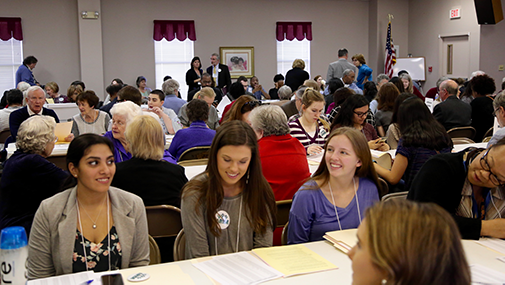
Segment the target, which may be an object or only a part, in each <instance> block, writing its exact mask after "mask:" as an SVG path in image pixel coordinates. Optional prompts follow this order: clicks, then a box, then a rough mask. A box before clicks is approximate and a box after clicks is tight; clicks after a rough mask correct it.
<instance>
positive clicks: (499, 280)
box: [470, 264, 505, 284]
mask: <svg viewBox="0 0 505 285" xmlns="http://www.w3.org/2000/svg"><path fill="white" fill-rule="evenodd" d="M470 271H471V274H472V284H505V274H503V273H500V272H498V271H495V270H493V269H490V268H487V267H485V266H482V265H480V264H472V265H470Z"/></svg>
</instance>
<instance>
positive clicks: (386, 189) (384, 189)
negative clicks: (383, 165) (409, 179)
mask: <svg viewBox="0 0 505 285" xmlns="http://www.w3.org/2000/svg"><path fill="white" fill-rule="evenodd" d="M379 184H380V185H377V186H380V188H381V189H380V190H379V199H381V198H382V197H384V195H386V194H388V193H389V186H388V183H387V182H386V180H384V179H382V178H380V177H379Z"/></svg>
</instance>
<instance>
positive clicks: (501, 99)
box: [493, 90, 505, 110]
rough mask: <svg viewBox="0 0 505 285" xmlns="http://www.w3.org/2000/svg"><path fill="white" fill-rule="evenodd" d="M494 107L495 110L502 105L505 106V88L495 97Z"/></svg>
mask: <svg viewBox="0 0 505 285" xmlns="http://www.w3.org/2000/svg"><path fill="white" fill-rule="evenodd" d="M493 107H494V109H495V110H496V109H498V108H500V107H504V108H505V90H504V91H502V92H500V93H498V95H496V97H494V101H493Z"/></svg>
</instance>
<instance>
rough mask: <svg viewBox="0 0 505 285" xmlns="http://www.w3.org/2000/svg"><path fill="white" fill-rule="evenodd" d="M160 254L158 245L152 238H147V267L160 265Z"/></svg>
mask: <svg viewBox="0 0 505 285" xmlns="http://www.w3.org/2000/svg"><path fill="white" fill-rule="evenodd" d="M160 263H161V253H160V248H159V247H158V244H157V243H156V241H155V240H154V238H153V237H152V236H149V265H152V264H160Z"/></svg>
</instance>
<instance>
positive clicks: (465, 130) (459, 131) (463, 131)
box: [447, 126, 476, 140]
mask: <svg viewBox="0 0 505 285" xmlns="http://www.w3.org/2000/svg"><path fill="white" fill-rule="evenodd" d="M475 133H476V131H475V129H474V128H473V127H470V126H468V127H458V128H452V129H450V130H448V131H447V134H449V136H450V137H451V138H469V139H471V140H472V139H473V138H474V137H475Z"/></svg>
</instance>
